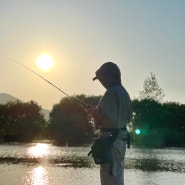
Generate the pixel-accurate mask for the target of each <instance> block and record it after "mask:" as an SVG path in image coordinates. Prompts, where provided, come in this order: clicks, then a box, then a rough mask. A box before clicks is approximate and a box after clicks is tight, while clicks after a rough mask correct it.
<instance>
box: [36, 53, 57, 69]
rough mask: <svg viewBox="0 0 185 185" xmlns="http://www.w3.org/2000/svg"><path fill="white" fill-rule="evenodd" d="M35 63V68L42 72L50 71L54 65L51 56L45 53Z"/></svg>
mask: <svg viewBox="0 0 185 185" xmlns="http://www.w3.org/2000/svg"><path fill="white" fill-rule="evenodd" d="M36 62H37V66H38V67H39V68H40V69H41V70H43V71H48V70H49V69H51V67H52V66H53V63H54V62H53V58H52V56H51V55H49V54H47V53H44V54H42V55H40V56H39V57H38V58H37V60H36Z"/></svg>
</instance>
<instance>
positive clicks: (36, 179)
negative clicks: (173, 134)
mask: <svg viewBox="0 0 185 185" xmlns="http://www.w3.org/2000/svg"><path fill="white" fill-rule="evenodd" d="M89 150H90V147H58V146H53V145H52V144H46V143H31V144H19V143H17V144H16V143H14V144H1V145H0V185H87V184H88V185H100V178H99V166H98V165H95V164H94V162H93V159H92V158H89V157H87V153H88V152H89ZM125 184H126V185H184V184H185V150H184V149H181V148H167V149H143V148H131V149H129V150H127V152H126V157H125Z"/></svg>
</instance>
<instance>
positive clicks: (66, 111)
mask: <svg viewBox="0 0 185 185" xmlns="http://www.w3.org/2000/svg"><path fill="white" fill-rule="evenodd" d="M73 97H74V98H78V99H80V100H82V101H84V102H86V103H87V104H91V105H94V106H95V105H97V103H98V101H99V99H100V98H101V97H100V96H86V95H76V96H73ZM163 97H164V94H163V90H162V89H161V88H160V87H159V85H158V83H157V81H156V78H155V75H154V74H152V73H151V77H149V78H147V79H146V80H145V82H144V86H143V91H141V92H140V96H139V98H138V99H135V100H133V112H134V116H133V119H132V121H131V123H130V124H129V130H130V133H131V144H133V145H135V146H147V147H185V105H184V104H179V103H175V102H166V103H162V98H163ZM92 123H93V122H92V120H90V119H89V118H88V116H87V114H86V112H85V111H84V109H83V108H82V107H81V106H79V105H78V104H77V103H76V102H74V101H71V99H69V98H63V99H61V101H60V102H59V103H58V104H55V105H54V106H53V109H52V110H51V112H50V119H49V121H46V120H45V119H44V116H43V115H42V114H41V107H40V106H39V105H38V104H37V103H36V102H34V101H30V102H27V103H22V102H20V101H17V102H9V103H7V104H5V105H3V104H0V140H1V141H6V142H10V141H13V142H31V141H32V140H35V139H51V140H54V141H55V143H56V144H58V145H66V144H67V145H68V146H80V145H85V144H89V143H91V141H92V139H93V138H94V137H95V130H94V126H93V124H92Z"/></svg>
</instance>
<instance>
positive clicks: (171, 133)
mask: <svg viewBox="0 0 185 185" xmlns="http://www.w3.org/2000/svg"><path fill="white" fill-rule="evenodd" d="M133 111H134V118H133V120H132V138H133V143H134V144H135V145H142V146H150V147H164V146H185V143H184V140H185V105H180V104H178V103H164V104H161V103H159V102H157V101H154V100H149V99H144V100H141V101H139V100H134V101H133ZM136 129H140V131H141V133H140V134H139V135H137V134H135V130H136Z"/></svg>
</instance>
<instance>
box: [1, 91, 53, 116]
mask: <svg viewBox="0 0 185 185" xmlns="http://www.w3.org/2000/svg"><path fill="white" fill-rule="evenodd" d="M17 100H19V101H22V100H20V99H18V98H16V97H14V96H12V95H10V94H7V93H0V104H6V103H8V102H15V101H17ZM22 102H23V101H22ZM49 112H50V110H47V109H42V110H41V113H42V114H43V115H44V118H45V119H46V120H49Z"/></svg>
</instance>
